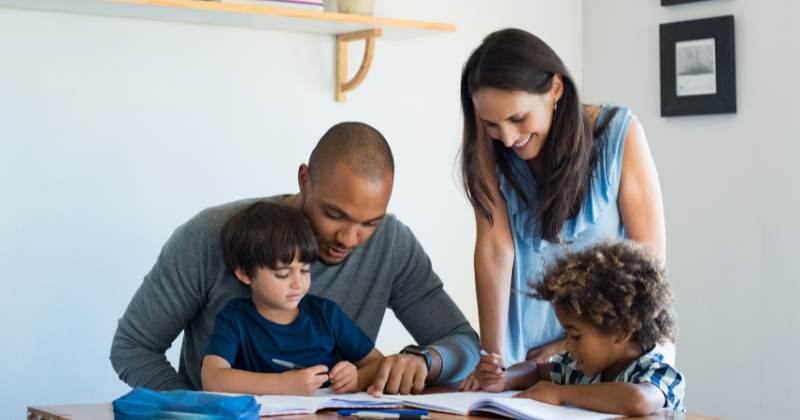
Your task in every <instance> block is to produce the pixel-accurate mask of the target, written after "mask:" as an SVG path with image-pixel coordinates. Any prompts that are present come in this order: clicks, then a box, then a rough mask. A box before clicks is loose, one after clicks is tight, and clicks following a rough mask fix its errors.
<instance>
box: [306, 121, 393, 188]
mask: <svg viewBox="0 0 800 420" xmlns="http://www.w3.org/2000/svg"><path fill="white" fill-rule="evenodd" d="M340 162H342V163H345V164H347V166H348V167H350V168H351V169H352V170H353V172H355V173H356V174H357V175H358V176H360V177H362V178H365V179H368V180H370V181H380V180H383V179H384V178H385V177H386V176H387V175H394V157H393V156H392V150H391V149H390V148H389V143H387V142H386V139H385V138H384V137H383V134H381V133H380V132H379V131H378V130H376V129H375V128H373V127H371V126H369V125H367V124H364V123H360V122H343V123H339V124H336V125H334V126H333V127H331V128H330V129H329V130H328V131H327V132H326V133H325V134H324V135H323V136H322V138H321V139H320V140H319V142H318V143H317V146H316V147H315V148H314V150H313V151H312V152H311V157H310V158H309V159H308V169H309V172H310V176H311V183H312V184H317V183H319V181H320V180H323V179H326V178H327V177H329V176H330V175H331V171H333V169H334V168H335V167H336V165H337V164H338V163H340Z"/></svg>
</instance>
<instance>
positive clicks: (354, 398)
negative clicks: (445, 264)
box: [255, 388, 621, 420]
mask: <svg viewBox="0 0 800 420" xmlns="http://www.w3.org/2000/svg"><path fill="white" fill-rule="evenodd" d="M517 392H518V391H509V392H500V393H488V392H447V393H441V394H426V395H394V396H391V397H381V398H376V397H373V396H371V395H369V394H367V393H366V392H359V393H356V394H334V393H332V392H331V391H330V389H329V388H325V389H319V390H317V391H316V392H314V394H312V395H311V396H308V397H304V396H287V395H257V396H255V399H256V401H257V402H258V403H259V404H261V411H260V412H259V414H260V415H261V416H281V415H289V414H313V413H316V412H317V411H319V410H329V409H343V408H397V407H401V406H408V407H415V408H423V409H426V410H430V411H439V412H443V413H450V414H457V415H462V416H467V415H469V414H471V413H475V412H486V413H492V414H496V415H499V416H504V417H510V418H515V419H526V420H527V419H535V420H550V419H578V420H596V419H597V420H599V419H609V418H615V417H621V416H617V415H614V414H608V413H598V412H596V411H589V410H584V409H580V408H576V407H568V406H559V405H552V404H545V403H542V402H538V401H534V400H529V399H525V398H511V396H512V395H514V394H516V393H517Z"/></svg>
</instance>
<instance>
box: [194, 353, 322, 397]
mask: <svg viewBox="0 0 800 420" xmlns="http://www.w3.org/2000/svg"><path fill="white" fill-rule="evenodd" d="M327 373H328V367H327V366H324V365H317V366H312V367H310V368H307V369H299V370H290V371H288V372H284V373H256V372H248V371H245V370H239V369H233V368H231V365H230V363H228V361H227V360H225V359H224V358H222V357H219V356H213V355H208V356H206V357H204V358H203V368H202V370H201V377H202V381H203V390H204V391H216V392H231V393H236V394H254V395H263V394H273V395H286V394H297V395H310V394H311V393H312V392H314V390H316V389H317V388H319V387H320V386H322V384H324V383H325V381H327V380H328V375H327Z"/></svg>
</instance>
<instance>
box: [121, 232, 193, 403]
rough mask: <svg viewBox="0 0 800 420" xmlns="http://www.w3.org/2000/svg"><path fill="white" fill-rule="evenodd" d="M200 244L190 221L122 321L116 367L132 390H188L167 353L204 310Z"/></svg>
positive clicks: (167, 248) (166, 250) (171, 242)
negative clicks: (141, 387)
mask: <svg viewBox="0 0 800 420" xmlns="http://www.w3.org/2000/svg"><path fill="white" fill-rule="evenodd" d="M200 239H201V235H197V234H196V233H195V232H193V231H192V229H191V222H190V223H187V224H185V225H183V226H181V227H179V228H178V229H177V230H176V231H175V233H173V234H172V237H170V239H169V240H168V241H167V243H166V244H165V245H164V248H163V249H162V250H161V254H160V255H159V257H158V260H157V261H156V264H155V266H154V267H153V269H152V270H151V271H150V273H148V274H147V276H145V278H144V282H143V283H142V285H141V286H140V287H139V290H137V291H136V294H135V295H134V296H133V299H132V300H131V302H130V304H128V308H127V309H126V310H125V314H124V315H123V316H122V318H121V319H120V320H119V324H118V326H117V331H116V333H115V334H114V340H113V342H112V344H111V356H110V358H111V364H112V365H113V367H114V370H115V371H116V372H117V374H118V375H119V378H120V379H122V380H123V381H125V383H127V384H128V385H130V386H132V387H135V386H143V387H147V388H151V389H156V390H169V389H182V388H189V384H187V383H186V382H185V381H184V380H183V378H182V377H181V376H180V375H179V374H178V372H176V371H175V368H173V367H172V366H171V365H170V364H169V362H168V361H167V358H166V356H165V355H164V352H165V351H166V350H167V349H168V348H169V347H170V345H171V344H172V342H173V341H174V340H175V337H177V336H178V334H179V333H180V332H181V331H182V330H183V329H184V328H185V327H186V325H187V324H188V323H189V321H190V320H191V319H192V317H194V315H195V314H196V313H197V311H199V310H200V309H201V308H202V306H203V299H202V296H203V293H202V290H204V286H203V284H204V283H205V267H206V265H205V261H204V257H203V255H204V253H205V248H204V245H203V242H202V241H201V240H200Z"/></svg>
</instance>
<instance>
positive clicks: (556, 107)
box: [553, 101, 558, 111]
mask: <svg viewBox="0 0 800 420" xmlns="http://www.w3.org/2000/svg"><path fill="white" fill-rule="evenodd" d="M556 109H558V101H553V111H555V110H556Z"/></svg>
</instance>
